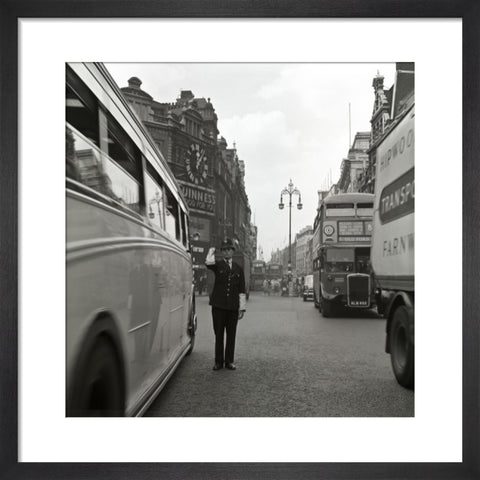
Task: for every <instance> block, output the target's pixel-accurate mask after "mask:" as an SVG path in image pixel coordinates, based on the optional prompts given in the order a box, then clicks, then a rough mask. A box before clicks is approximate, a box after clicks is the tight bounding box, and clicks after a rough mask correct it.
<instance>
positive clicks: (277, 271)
mask: <svg viewBox="0 0 480 480" xmlns="http://www.w3.org/2000/svg"><path fill="white" fill-rule="evenodd" d="M266 273H267V279H268V280H281V279H282V277H283V265H282V264H281V263H267V272H266Z"/></svg>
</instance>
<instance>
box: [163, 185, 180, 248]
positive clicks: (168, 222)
mask: <svg viewBox="0 0 480 480" xmlns="http://www.w3.org/2000/svg"><path fill="white" fill-rule="evenodd" d="M166 193H167V211H166V217H165V229H166V230H167V232H168V233H169V234H170V235H171V236H172V237H173V238H176V239H177V240H178V241H180V238H181V237H180V221H179V215H178V203H177V201H176V200H175V197H174V196H173V194H172V192H170V190H169V189H168V188H167V189H166Z"/></svg>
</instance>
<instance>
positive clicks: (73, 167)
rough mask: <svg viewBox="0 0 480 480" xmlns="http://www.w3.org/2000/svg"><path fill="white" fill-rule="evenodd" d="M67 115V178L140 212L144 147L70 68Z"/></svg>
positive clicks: (68, 74)
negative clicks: (137, 145) (130, 135)
mask: <svg viewBox="0 0 480 480" xmlns="http://www.w3.org/2000/svg"><path fill="white" fill-rule="evenodd" d="M66 118H67V131H66V152H67V154H66V162H67V165H66V174H67V177H69V178H72V179H74V180H76V181H78V182H80V183H83V184H84V185H86V186H88V187H90V188H92V189H93V190H96V191H97V192H100V193H102V194H104V195H107V196H108V197H110V198H112V199H114V200H116V201H117V202H119V203H121V204H123V205H125V206H127V207H129V208H131V209H132V210H134V211H136V212H140V211H141V205H142V203H143V202H141V200H140V199H141V188H142V182H141V169H142V160H141V154H140V150H139V149H138V148H137V147H136V146H135V144H134V143H133V142H132V141H131V140H130V138H129V137H128V136H127V134H126V133H125V132H124V131H123V129H122V128H121V127H120V125H119V124H118V123H117V122H116V121H115V120H114V119H113V117H112V116H111V115H110V114H107V113H106V112H104V111H103V109H102V107H100V104H99V103H98V101H97V99H96V98H95V97H94V96H93V94H92V92H91V91H90V90H89V89H88V88H87V87H86V86H85V85H84V84H83V83H82V81H81V80H80V79H79V78H77V77H76V76H75V74H73V72H71V71H70V70H69V69H67V87H66Z"/></svg>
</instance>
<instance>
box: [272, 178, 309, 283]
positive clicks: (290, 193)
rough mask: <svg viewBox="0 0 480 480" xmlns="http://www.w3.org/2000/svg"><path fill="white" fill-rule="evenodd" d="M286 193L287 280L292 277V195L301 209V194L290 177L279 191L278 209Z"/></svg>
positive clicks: (281, 205)
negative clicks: (286, 185) (287, 182)
mask: <svg viewBox="0 0 480 480" xmlns="http://www.w3.org/2000/svg"><path fill="white" fill-rule="evenodd" d="M284 195H288V196H289V202H288V277H289V278H288V280H289V282H290V281H291V277H292V196H293V195H298V203H297V208H298V209H299V210H301V209H302V207H303V205H302V196H301V194H300V190H298V188H295V187H294V186H293V183H292V179H290V183H289V184H288V188H284V189H283V190H282V191H281V192H280V203H279V204H278V208H279V209H280V210H283V207H284V204H283V196H284Z"/></svg>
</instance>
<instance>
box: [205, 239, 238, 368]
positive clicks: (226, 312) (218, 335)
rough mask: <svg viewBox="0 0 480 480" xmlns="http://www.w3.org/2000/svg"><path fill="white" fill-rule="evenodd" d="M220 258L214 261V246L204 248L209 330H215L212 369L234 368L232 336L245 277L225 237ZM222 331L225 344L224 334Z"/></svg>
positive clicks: (234, 333) (233, 341) (234, 332)
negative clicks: (209, 283) (209, 285)
mask: <svg viewBox="0 0 480 480" xmlns="http://www.w3.org/2000/svg"><path fill="white" fill-rule="evenodd" d="M220 250H221V252H222V255H223V259H222V260H220V261H216V260H215V247H211V248H210V249H209V250H208V254H207V258H206V259H205V265H206V267H207V268H208V269H210V270H211V271H212V272H213V273H214V274H215V281H214V284H213V290H212V293H211V295H210V305H211V306H212V318H213V331H214V332H215V364H214V366H213V370H220V369H221V368H223V366H224V364H225V368H228V369H229V370H235V369H236V366H235V363H234V360H235V336H236V333H237V323H238V320H239V319H241V318H242V317H243V314H244V313H245V310H246V303H247V300H246V294H245V293H246V292H245V276H244V273H243V270H242V267H240V265H238V264H237V263H235V262H233V261H232V257H233V252H234V251H235V247H234V245H233V242H232V241H231V240H230V239H229V238H226V239H225V240H224V241H223V242H222V245H221V247H220ZM225 332H226V343H225V346H224V337H225Z"/></svg>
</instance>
